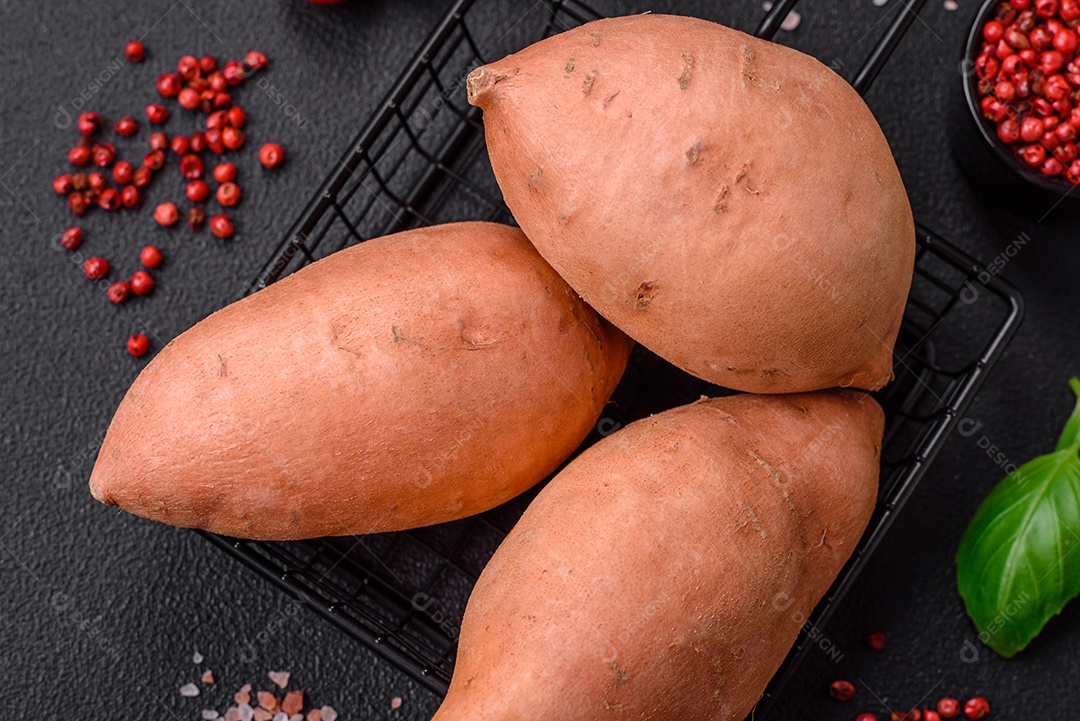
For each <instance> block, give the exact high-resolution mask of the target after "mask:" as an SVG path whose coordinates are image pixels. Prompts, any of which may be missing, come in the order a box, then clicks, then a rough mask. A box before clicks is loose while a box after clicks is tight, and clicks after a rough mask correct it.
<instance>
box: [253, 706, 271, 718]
mask: <svg viewBox="0 0 1080 721" xmlns="http://www.w3.org/2000/svg"><path fill="white" fill-rule="evenodd" d="M272 718H274V714H272V713H270V712H269V711H267V710H266V709H264V708H263V707H262V706H259V707H258V708H257V709H255V721H270V719H272Z"/></svg>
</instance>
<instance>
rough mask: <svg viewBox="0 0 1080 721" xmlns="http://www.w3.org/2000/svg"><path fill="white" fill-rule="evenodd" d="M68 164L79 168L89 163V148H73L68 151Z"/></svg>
mask: <svg viewBox="0 0 1080 721" xmlns="http://www.w3.org/2000/svg"><path fill="white" fill-rule="evenodd" d="M68 162H69V163H71V164H72V165H74V166H75V167H76V168H81V167H83V166H84V165H86V164H87V163H89V162H90V148H81V147H79V146H77V145H76V146H75V147H74V148H72V149H71V150H69V151H68Z"/></svg>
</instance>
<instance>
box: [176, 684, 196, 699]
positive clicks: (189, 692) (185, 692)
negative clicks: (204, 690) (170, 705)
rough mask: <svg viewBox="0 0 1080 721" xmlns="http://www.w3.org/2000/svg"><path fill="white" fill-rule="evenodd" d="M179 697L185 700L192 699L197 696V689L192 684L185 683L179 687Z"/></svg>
mask: <svg viewBox="0 0 1080 721" xmlns="http://www.w3.org/2000/svg"><path fill="white" fill-rule="evenodd" d="M180 695H181V696H183V697H185V698H194V697H195V696H198V695H199V687H198V686H196V685H195V684H193V683H185V684H184V685H183V686H181V687H180Z"/></svg>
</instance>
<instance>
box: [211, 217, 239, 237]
mask: <svg viewBox="0 0 1080 721" xmlns="http://www.w3.org/2000/svg"><path fill="white" fill-rule="evenodd" d="M210 232H211V233H213V234H214V235H215V236H217V237H218V238H230V237H232V234H233V224H232V221H231V220H229V216H227V215H224V214H222V215H215V216H214V217H212V218H210Z"/></svg>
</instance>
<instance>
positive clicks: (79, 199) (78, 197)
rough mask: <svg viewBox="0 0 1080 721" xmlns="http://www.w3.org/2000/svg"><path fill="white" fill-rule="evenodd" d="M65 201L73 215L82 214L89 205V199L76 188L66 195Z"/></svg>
mask: <svg viewBox="0 0 1080 721" xmlns="http://www.w3.org/2000/svg"><path fill="white" fill-rule="evenodd" d="M67 203H68V209H69V210H70V211H71V212H72V213H74V214H75V215H82V214H84V213H85V212H86V210H87V208H89V207H90V201H89V200H87V198H86V196H85V195H83V194H82V193H80V192H79V191H77V190H76V191H75V192H74V193H72V194H71V195H69V196H68V199H67Z"/></svg>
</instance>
